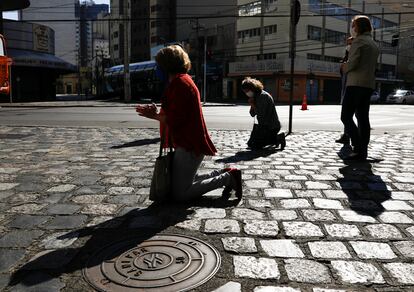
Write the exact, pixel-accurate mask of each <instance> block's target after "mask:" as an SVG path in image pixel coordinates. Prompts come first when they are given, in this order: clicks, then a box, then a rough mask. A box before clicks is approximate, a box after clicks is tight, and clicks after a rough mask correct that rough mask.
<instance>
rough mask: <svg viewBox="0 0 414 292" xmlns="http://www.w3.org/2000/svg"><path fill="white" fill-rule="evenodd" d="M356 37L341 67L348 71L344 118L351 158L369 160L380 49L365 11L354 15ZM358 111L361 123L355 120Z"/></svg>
mask: <svg viewBox="0 0 414 292" xmlns="http://www.w3.org/2000/svg"><path fill="white" fill-rule="evenodd" d="M351 29H352V30H353V34H354V35H356V37H355V38H354V40H353V42H352V45H351V49H350V51H349V58H348V62H346V63H343V64H342V66H341V68H342V71H343V72H346V73H347V75H348V76H347V81H346V92H345V97H344V100H343V104H342V112H341V120H342V122H343V123H344V125H345V129H346V130H347V131H348V133H349V135H350V138H351V141H352V145H353V146H354V149H353V152H352V153H351V154H350V155H349V156H348V157H346V158H345V159H347V160H366V158H367V156H368V144H369V138H370V131H371V126H370V123H369V106H370V98H371V94H372V92H373V91H374V89H375V70H376V67H377V59H378V55H379V49H378V46H377V44H376V43H375V42H374V40H373V38H372V34H371V32H372V24H371V21H370V20H369V18H368V17H367V16H365V15H357V16H355V17H354V18H353V19H352V28H351ZM354 115H356V119H357V121H358V127H357V126H356V125H355V123H354V121H353V116H354Z"/></svg>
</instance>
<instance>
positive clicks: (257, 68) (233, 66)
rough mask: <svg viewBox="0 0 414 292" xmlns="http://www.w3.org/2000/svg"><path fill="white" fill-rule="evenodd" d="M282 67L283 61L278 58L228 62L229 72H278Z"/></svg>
mask: <svg viewBox="0 0 414 292" xmlns="http://www.w3.org/2000/svg"><path fill="white" fill-rule="evenodd" d="M283 68H284V61H279V60H264V61H256V62H234V63H230V73H259V72H278V71H282V70H283Z"/></svg>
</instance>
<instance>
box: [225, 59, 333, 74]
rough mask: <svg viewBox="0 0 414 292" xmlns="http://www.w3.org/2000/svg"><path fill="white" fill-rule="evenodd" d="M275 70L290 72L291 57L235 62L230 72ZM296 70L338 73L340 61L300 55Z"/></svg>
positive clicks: (267, 71)
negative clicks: (315, 58)
mask: <svg viewBox="0 0 414 292" xmlns="http://www.w3.org/2000/svg"><path fill="white" fill-rule="evenodd" d="M274 72H285V73H286V72H290V59H288V58H286V59H284V60H263V61H252V62H234V63H230V64H229V73H230V74H240V75H246V74H254V73H274ZM295 72H302V73H303V72H314V73H325V74H326V73H330V74H334V75H338V74H339V63H331V62H323V61H317V60H307V59H306V58H300V57H298V58H296V60H295Z"/></svg>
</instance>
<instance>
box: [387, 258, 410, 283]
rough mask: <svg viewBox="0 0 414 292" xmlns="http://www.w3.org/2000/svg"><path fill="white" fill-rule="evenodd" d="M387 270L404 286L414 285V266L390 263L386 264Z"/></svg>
mask: <svg viewBox="0 0 414 292" xmlns="http://www.w3.org/2000/svg"><path fill="white" fill-rule="evenodd" d="M384 267H385V269H386V270H387V271H388V272H389V273H390V274H391V276H393V277H394V278H396V279H397V281H398V282H399V283H402V284H411V285H413V284H414V264H411V263H389V264H384Z"/></svg>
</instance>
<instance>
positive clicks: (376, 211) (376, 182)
mask: <svg viewBox="0 0 414 292" xmlns="http://www.w3.org/2000/svg"><path fill="white" fill-rule="evenodd" d="M349 149H350V147H349V146H348V147H346V146H345V147H343V148H342V149H341V151H340V152H339V153H338V155H339V156H340V157H343V156H344V155H345V154H347V153H349V152H350V150H349ZM380 161H381V160H378V159H369V160H366V161H346V160H344V163H345V164H346V166H344V167H342V168H340V169H339V172H340V173H341V174H342V175H343V177H342V178H338V179H337V181H338V183H339V184H340V186H341V188H342V191H343V192H344V193H345V194H346V195H347V196H348V199H349V207H350V208H351V209H352V210H354V211H355V212H357V213H359V214H361V215H368V216H372V217H376V216H378V215H380V214H381V213H382V212H384V211H385V209H384V207H383V206H382V204H381V203H383V202H384V201H386V200H388V199H390V198H391V192H390V191H389V190H388V188H387V185H386V184H385V182H384V181H383V180H382V178H381V176H379V175H375V174H374V173H373V172H372V163H377V162H380Z"/></svg>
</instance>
